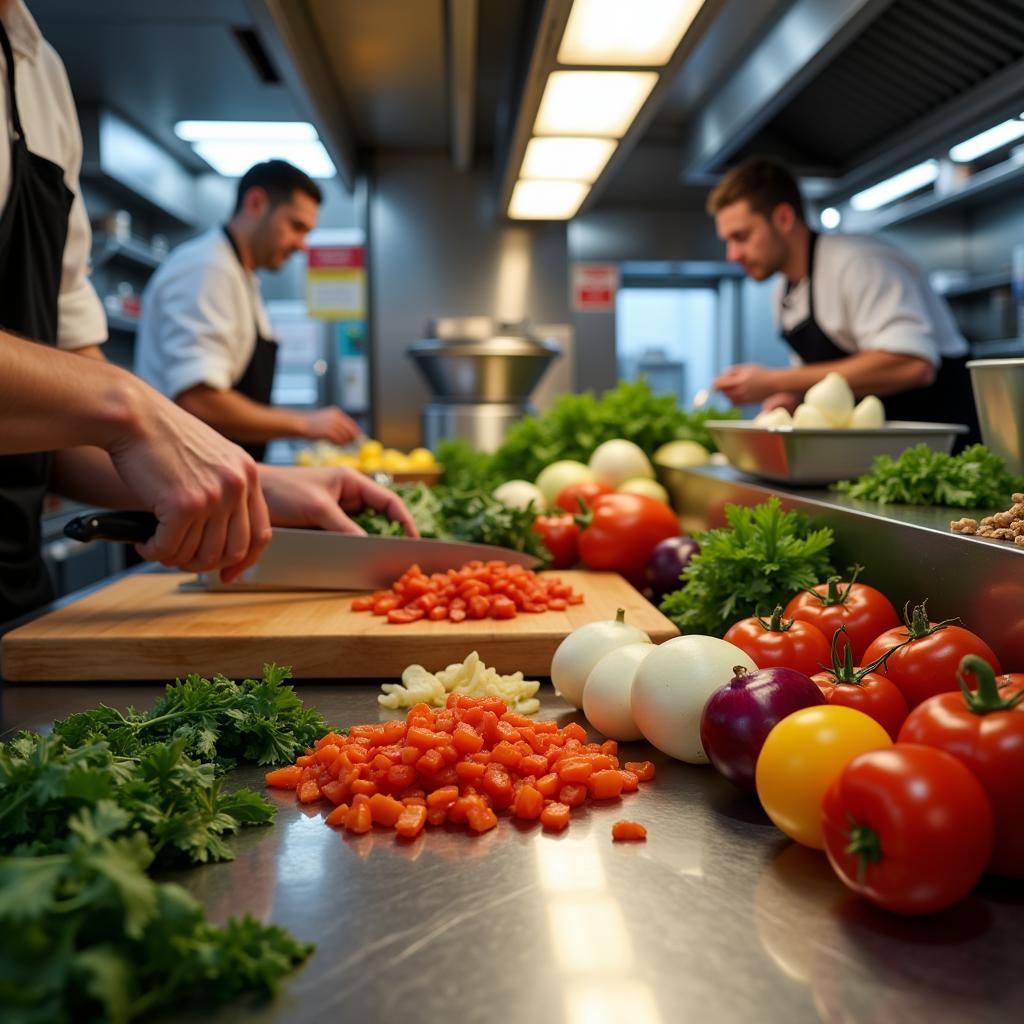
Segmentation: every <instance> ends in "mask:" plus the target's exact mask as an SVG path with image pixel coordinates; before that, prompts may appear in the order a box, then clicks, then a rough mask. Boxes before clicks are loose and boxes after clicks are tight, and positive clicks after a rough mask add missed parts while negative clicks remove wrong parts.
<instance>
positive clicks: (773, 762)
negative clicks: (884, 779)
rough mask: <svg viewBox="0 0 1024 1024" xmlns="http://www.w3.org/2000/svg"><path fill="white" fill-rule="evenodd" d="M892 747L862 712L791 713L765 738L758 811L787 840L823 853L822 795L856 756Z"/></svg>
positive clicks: (822, 709) (824, 708)
mask: <svg viewBox="0 0 1024 1024" xmlns="http://www.w3.org/2000/svg"><path fill="white" fill-rule="evenodd" d="M891 746H892V740H891V739H890V738H889V734H888V733H887V732H886V731H885V729H883V728H882V727H881V726H880V725H879V724H878V723H877V722H876V721H875V720H874V719H873V718H869V717H868V716H867V715H865V714H864V713H863V712H862V711H855V710H854V709H853V708H846V707H841V706H839V705H832V704H826V705H820V706H816V707H810V708H802V709H801V710H799V711H794V712H793V714H791V715H788V716H787V717H786V718H784V719H783V720H782V721H781V722H779V724H778V725H776V726H775V728H774V729H772V731H771V732H770V733H768V738H767V739H766V740H765V742H764V746H763V747H762V748H761V753H760V755H759V756H758V759H757V768H756V770H755V781H756V784H757V795H758V797H759V798H760V800H761V805H762V806H763V807H764V809H765V813H766V814H767V815H768V817H769V818H771V819H772V821H773V822H775V824H776V825H777V826H778V827H779V828H780V829H782V831H783V832H785V833H786V835H787V836H789V837H790V839H795V840H796V841H797V842H798V843H803V845H804V846H811V847H813V848H814V849H816V850H822V849H824V847H825V843H824V840H823V838H822V832H821V801H822V798H823V797H824V796H825V790H827V789H828V787H829V786H830V785H831V784H832V780H833V779H835V778H836V776H838V775H839V773H840V772H841V771H842V770H843V769H844V768H845V767H846V765H847V764H848V763H849V762H850V761H852V760H853V759H854V758H855V757H856V756H857V755H858V754H864V753H867V751H869V750H878V749H880V748H882V747H891Z"/></svg>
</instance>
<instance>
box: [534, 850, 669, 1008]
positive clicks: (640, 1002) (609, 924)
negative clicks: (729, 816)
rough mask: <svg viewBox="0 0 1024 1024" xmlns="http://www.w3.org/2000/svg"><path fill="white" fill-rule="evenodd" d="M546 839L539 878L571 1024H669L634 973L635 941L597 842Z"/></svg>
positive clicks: (540, 854) (539, 854) (539, 857)
mask: <svg viewBox="0 0 1024 1024" xmlns="http://www.w3.org/2000/svg"><path fill="white" fill-rule="evenodd" d="M545 838H547V840H548V841H544V840H545ZM539 839H540V840H541V841H540V842H538V843H537V845H536V858H537V874H538V879H539V882H540V886H541V889H542V890H543V891H544V893H545V896H546V900H545V902H546V903H547V918H548V929H549V931H550V935H551V946H552V950H553V953H554V957H555V960H556V961H557V963H558V966H559V968H560V970H561V983H562V985H563V986H564V1002H565V1020H566V1024H606V1022H607V1024H615V1022H619V1021H623V1020H629V1021H630V1022H631V1024H662V1016H661V1013H660V1011H659V1009H658V1004H657V1000H656V999H655V996H654V993H653V992H652V991H651V988H650V986H649V985H647V984H646V983H645V982H643V981H642V980H641V979H639V978H636V977H634V976H633V972H634V969H635V967H636V951H635V948H634V943H633V939H632V936H631V935H630V931H629V926H628V924H627V921H626V917H625V915H624V914H623V912H622V907H621V905H620V902H619V899H618V898H617V897H616V896H615V895H613V894H612V892H611V891H610V890H609V886H608V879H607V875H606V872H605V869H604V864H603V861H602V858H601V852H600V849H599V848H598V845H597V839H596V837H595V836H594V835H587V836H584V837H582V838H580V839H575V838H571V837H569V836H564V837H562V838H558V839H556V838H555V837H543V836H542V837H539Z"/></svg>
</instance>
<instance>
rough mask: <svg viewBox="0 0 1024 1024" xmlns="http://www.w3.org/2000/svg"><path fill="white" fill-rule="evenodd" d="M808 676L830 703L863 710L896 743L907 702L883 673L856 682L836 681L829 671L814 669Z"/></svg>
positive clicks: (861, 678)
mask: <svg viewBox="0 0 1024 1024" xmlns="http://www.w3.org/2000/svg"><path fill="white" fill-rule="evenodd" d="M811 678H812V679H813V680H814V681H815V682H816V683H817V684H818V686H819V688H820V689H821V692H822V693H823V694H824V695H825V700H826V701H828V703H829V704H837V705H839V706H840V707H844V708H854V709H855V710H857V711H863V712H864V714H865V715H868V716H869V717H871V718H873V719H874V720H875V721H876V722H877V723H878V724H879V725H880V726H881V727H882V728H883V729H884V730H885V731H886V732H887V733H888V734H889V735H890V736H891V737H892V739H893V741H894V742H895V740H896V737H897V736H898V735H899V731H900V726H902V725H903V723H904V722H905V721H906V719H907V702H906V701H905V700H904V699H903V694H902V693H900V691H899V690H898V689H897V688H896V687H895V686H894V685H893V684H892V683H891V682H889V680H888V679H886V678H885V676H880V675H879V674H878V673H877V672H868V673H866V674H865V675H862V676H861V677H860V678H859V679H858V680H857V682H855V683H854V682H842V681H840V680H837V679H836V678H835V677H834V676H833V675H832V673H831V672H817V673H815V674H814V675H813V676H811Z"/></svg>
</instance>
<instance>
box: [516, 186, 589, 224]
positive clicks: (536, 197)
mask: <svg viewBox="0 0 1024 1024" xmlns="http://www.w3.org/2000/svg"><path fill="white" fill-rule="evenodd" d="M589 191H590V186H589V185H588V184H587V183H586V182H585V181H517V182H516V187H515V188H514V189H512V198H511V200H510V201H509V204H508V215H509V217H511V218H512V219H513V220H568V219H569V218H570V217H571V216H572V215H573V214H574V213H575V212H576V211H577V210H578V209H579V208H580V203H582V202H583V200H584V198H585V197H586V194H587V193H588V192H589Z"/></svg>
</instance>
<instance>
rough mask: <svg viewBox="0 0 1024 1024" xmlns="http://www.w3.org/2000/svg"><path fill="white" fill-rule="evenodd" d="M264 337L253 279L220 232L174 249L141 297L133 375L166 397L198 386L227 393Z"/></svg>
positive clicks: (263, 319) (263, 317) (266, 326)
mask: <svg viewBox="0 0 1024 1024" xmlns="http://www.w3.org/2000/svg"><path fill="white" fill-rule="evenodd" d="M257 326H258V328H259V332H260V334H261V335H262V336H263V337H267V338H269V337H270V321H269V318H268V316H267V312H266V309H265V307H264V305H263V301H262V299H261V297H260V284H259V279H258V278H257V277H256V275H255V274H253V273H252V272H251V271H249V270H246V269H245V267H243V266H242V264H241V263H240V262H239V260H238V257H237V256H236V255H235V252H234V250H233V249H232V247H231V243H230V242H229V241H228V239H227V237H226V236H225V234H224V230H223V228H220V227H217V228H212V229H211V230H210V231H207V232H206V233H205V234H203V235H200V236H199V237H198V238H193V239H191V240H190V241H188V242H185V243H184V244H183V245H180V246H178V248H177V249H175V250H174V251H173V252H172V253H171V254H170V255H169V256H168V257H167V259H166V260H165V261H164V262H163V263H162V264H161V265H160V267H159V269H158V270H157V272H156V273H155V274H154V275H153V276H152V277H151V278H150V279H149V282H148V283H147V285H146V288H145V290H144V291H143V293H142V310H141V316H140V320H139V330H138V334H137V335H136V338H135V372H136V373H137V374H138V375H139V376H140V377H142V379H143V380H145V381H146V383H148V384H150V385H152V386H153V387H154V388H156V389H157V390H158V391H160V392H162V393H163V394H165V395H167V396H168V397H169V398H176V397H177V396H178V395H180V394H181V393H182V392H183V391H187V390H188V389H189V388H192V387H195V386H196V385H198V384H205V385H207V386H208V387H211V388H215V389H216V390H218V391H227V390H229V389H231V388H233V387H234V386H235V385H236V384H237V383H238V381H239V380H240V379H241V377H242V375H243V374H244V373H245V369H246V367H247V366H248V365H249V360H250V359H252V354H253V351H254V349H255V347H256V337H257V334H256V332H257Z"/></svg>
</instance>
